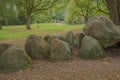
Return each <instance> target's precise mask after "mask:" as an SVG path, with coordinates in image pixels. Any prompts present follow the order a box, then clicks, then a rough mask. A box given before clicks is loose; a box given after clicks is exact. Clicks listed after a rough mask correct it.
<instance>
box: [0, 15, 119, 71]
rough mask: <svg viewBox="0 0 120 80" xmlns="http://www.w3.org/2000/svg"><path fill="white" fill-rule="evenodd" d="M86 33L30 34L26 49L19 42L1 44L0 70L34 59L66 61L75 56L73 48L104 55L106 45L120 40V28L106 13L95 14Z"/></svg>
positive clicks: (14, 68)
mask: <svg viewBox="0 0 120 80" xmlns="http://www.w3.org/2000/svg"><path fill="white" fill-rule="evenodd" d="M83 31H84V34H85V35H84V34H83V33H76V35H74V33H73V32H72V31H70V32H68V33H67V34H66V35H65V36H63V35H46V36H44V38H42V37H41V36H38V35H30V36H28V38H27V40H26V43H25V51H24V49H22V48H21V47H20V46H19V45H16V44H0V52H1V53H0V71H3V72H11V71H12V72H13V71H18V70H23V69H25V68H27V67H29V66H30V65H31V59H38V60H43V59H44V60H50V61H54V62H56V61H64V60H70V59H71V58H72V48H73V47H77V48H79V49H80V51H79V52H78V53H79V56H80V57H81V58H83V59H100V58H103V57H105V51H104V48H108V47H110V46H113V45H115V44H117V43H120V29H119V28H118V27H117V26H115V25H114V24H113V23H112V22H111V21H109V20H107V19H106V18H104V17H97V16H95V17H92V18H90V19H89V20H88V22H87V23H86V25H85V27H84V30H83Z"/></svg>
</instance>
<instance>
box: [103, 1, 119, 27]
mask: <svg viewBox="0 0 120 80" xmlns="http://www.w3.org/2000/svg"><path fill="white" fill-rule="evenodd" d="M105 1H106V3H107V7H108V10H109V14H110V19H111V20H112V21H113V23H114V24H116V25H117V26H118V25H120V0H105Z"/></svg>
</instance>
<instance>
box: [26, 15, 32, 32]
mask: <svg viewBox="0 0 120 80" xmlns="http://www.w3.org/2000/svg"><path fill="white" fill-rule="evenodd" d="M30 18H31V16H30V15H28V16H27V20H26V28H27V29H28V30H30V29H31V26H30Z"/></svg>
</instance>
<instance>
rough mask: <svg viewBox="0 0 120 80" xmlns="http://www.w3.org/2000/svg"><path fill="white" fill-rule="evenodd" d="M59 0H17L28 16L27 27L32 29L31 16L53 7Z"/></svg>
mask: <svg viewBox="0 0 120 80" xmlns="http://www.w3.org/2000/svg"><path fill="white" fill-rule="evenodd" d="M57 1H58V0H17V2H16V3H17V5H19V8H22V10H23V12H24V13H25V16H26V28H27V29H31V26H30V21H31V16H32V15H33V14H35V13H41V12H44V11H46V10H48V9H50V8H51V7H53V6H54V5H55V4H56V2H57Z"/></svg>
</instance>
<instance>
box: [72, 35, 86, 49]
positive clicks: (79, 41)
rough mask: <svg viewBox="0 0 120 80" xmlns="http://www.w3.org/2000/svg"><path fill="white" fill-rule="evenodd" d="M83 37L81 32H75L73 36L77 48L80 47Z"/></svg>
mask: <svg viewBox="0 0 120 80" xmlns="http://www.w3.org/2000/svg"><path fill="white" fill-rule="evenodd" d="M83 38H84V34H83V33H76V35H75V38H74V46H75V47H77V48H80V46H81V42H82V39H83Z"/></svg>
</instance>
